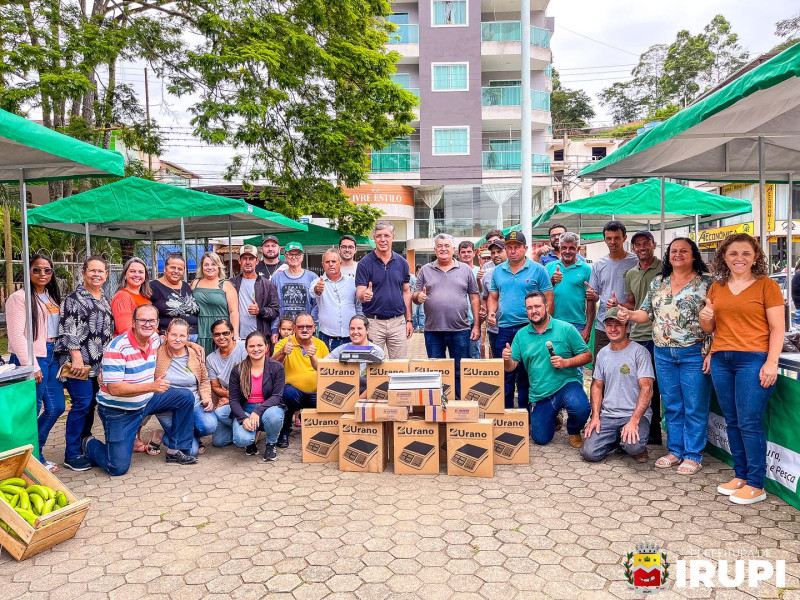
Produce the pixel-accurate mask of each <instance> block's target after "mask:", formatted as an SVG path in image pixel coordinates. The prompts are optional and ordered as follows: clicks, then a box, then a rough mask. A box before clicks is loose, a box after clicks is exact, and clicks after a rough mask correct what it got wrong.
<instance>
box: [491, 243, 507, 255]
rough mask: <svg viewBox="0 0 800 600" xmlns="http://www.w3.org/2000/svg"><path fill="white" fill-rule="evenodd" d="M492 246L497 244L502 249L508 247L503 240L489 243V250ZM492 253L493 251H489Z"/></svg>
mask: <svg viewBox="0 0 800 600" xmlns="http://www.w3.org/2000/svg"><path fill="white" fill-rule="evenodd" d="M492 246H497V247H498V248H500V250H505V249H506V243H505V242H504V241H503V240H495V241H493V242H492V243H491V244H489V250H491V249H492ZM489 254H490V255H491V252H490V253H489Z"/></svg>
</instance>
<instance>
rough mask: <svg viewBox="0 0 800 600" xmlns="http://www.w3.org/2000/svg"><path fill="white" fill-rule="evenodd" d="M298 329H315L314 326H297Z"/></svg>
mask: <svg viewBox="0 0 800 600" xmlns="http://www.w3.org/2000/svg"><path fill="white" fill-rule="evenodd" d="M295 327H297V328H298V329H314V326H313V325H295Z"/></svg>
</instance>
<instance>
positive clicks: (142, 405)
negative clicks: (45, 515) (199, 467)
mask: <svg viewBox="0 0 800 600" xmlns="http://www.w3.org/2000/svg"><path fill="white" fill-rule="evenodd" d="M160 345H161V338H159V337H158V310H157V309H156V307H155V306H153V305H152V304H145V305H143V306H139V307H137V308H136V310H135V311H134V313H133V327H132V328H131V329H129V330H128V331H127V332H125V333H123V334H122V335H118V336H117V337H115V338H114V339H113V340H111V343H110V344H109V345H108V347H107V348H106V349H105V352H103V377H102V381H103V383H102V386H101V387H100V393H99V394H98V395H97V404H98V406H97V412H98V414H99V415H100V419H101V420H102V421H103V427H104V428H105V435H106V442H105V443H103V442H101V441H99V440H96V439H95V438H94V437H91V436H90V437H88V438H86V439H85V440H84V442H83V447H84V454H85V455H86V458H88V459H89V462H91V463H92V465H93V466H98V467H102V468H103V469H104V470H105V471H107V472H108V474H109V475H124V474H125V473H127V472H128V468H129V467H130V465H131V455H132V454H133V442H134V440H135V439H136V434H137V432H138V431H139V427H140V426H141V424H142V421H143V420H144V418H145V417H146V416H148V415H155V414H161V413H173V417H172V427H171V430H170V431H167V432H166V433H167V435H168V436H169V439H170V440H172V441H173V442H172V443H173V445H174V446H175V448H170V449H168V450H167V463H176V464H180V465H191V464H194V463H196V462H197V459H196V458H195V457H194V456H189V449H190V448H191V446H192V436H193V433H194V416H193V412H194V395H193V394H192V392H191V391H190V390H188V389H179V388H174V389H170V385H169V382H168V381H166V380H164V379H163V378H162V379H158V380H156V379H155V378H154V375H155V368H156V352H157V351H158V347H159V346H160Z"/></svg>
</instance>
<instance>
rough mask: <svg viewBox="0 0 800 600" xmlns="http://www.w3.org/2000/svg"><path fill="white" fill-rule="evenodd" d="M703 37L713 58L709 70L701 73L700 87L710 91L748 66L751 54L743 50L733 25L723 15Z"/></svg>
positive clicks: (717, 18) (716, 19) (710, 24)
mask: <svg viewBox="0 0 800 600" xmlns="http://www.w3.org/2000/svg"><path fill="white" fill-rule="evenodd" d="M703 35H704V36H705V38H706V41H707V42H708V49H709V51H710V52H711V55H712V57H713V58H712V60H711V63H710V64H709V65H708V68H707V69H706V70H705V71H703V72H701V73H700V85H701V86H703V89H705V90H708V89H711V88H714V87H716V86H717V85H719V84H720V83H721V82H722V81H724V80H725V78H726V77H728V76H729V75H731V74H732V73H735V72H736V71H738V70H739V69H740V68H742V67H743V66H744V65H745V64H747V61H748V60H749V58H750V53H749V52H748V51H747V50H745V49H744V48H742V46H741V44H740V43H739V36H738V35H737V34H735V33H733V32H732V31H731V24H730V23H729V22H728V20H727V19H726V18H725V17H723V16H722V15H717V16H715V17H714V18H713V19H712V20H711V23H709V24H708V25H706V26H705V28H704V29H703Z"/></svg>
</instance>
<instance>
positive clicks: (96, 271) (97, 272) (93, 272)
mask: <svg viewBox="0 0 800 600" xmlns="http://www.w3.org/2000/svg"><path fill="white" fill-rule="evenodd" d="M86 272H87V273H88V274H89V275H105V274H106V270H105V269H89V270H88V271H86Z"/></svg>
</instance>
